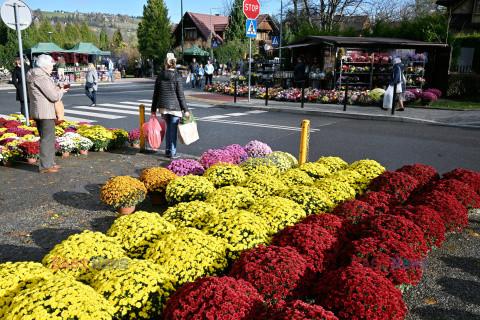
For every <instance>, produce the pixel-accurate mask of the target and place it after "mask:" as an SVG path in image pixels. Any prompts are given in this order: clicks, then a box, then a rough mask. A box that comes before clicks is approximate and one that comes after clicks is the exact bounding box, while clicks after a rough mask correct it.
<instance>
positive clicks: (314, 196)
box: [280, 186, 334, 214]
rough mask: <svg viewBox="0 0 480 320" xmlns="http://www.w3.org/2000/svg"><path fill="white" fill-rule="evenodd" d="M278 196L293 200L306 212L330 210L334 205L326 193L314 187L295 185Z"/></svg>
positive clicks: (317, 212)
mask: <svg viewBox="0 0 480 320" xmlns="http://www.w3.org/2000/svg"><path fill="white" fill-rule="evenodd" d="M280 196H281V197H283V198H286V199H290V200H293V201H295V202H296V203H298V204H299V205H300V207H302V209H303V210H305V212H306V213H307V214H319V213H325V212H330V211H331V210H332V208H333V207H334V204H333V202H332V201H331V200H330V199H329V196H328V194H326V193H325V192H323V191H321V190H319V189H318V188H316V187H309V186H295V187H293V188H291V189H289V190H287V191H284V192H282V193H281V194H280Z"/></svg>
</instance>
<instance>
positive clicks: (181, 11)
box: [180, 0, 185, 66]
mask: <svg viewBox="0 0 480 320" xmlns="http://www.w3.org/2000/svg"><path fill="white" fill-rule="evenodd" d="M180 14H181V15H182V66H183V65H185V59H184V58H183V57H184V54H183V0H180Z"/></svg>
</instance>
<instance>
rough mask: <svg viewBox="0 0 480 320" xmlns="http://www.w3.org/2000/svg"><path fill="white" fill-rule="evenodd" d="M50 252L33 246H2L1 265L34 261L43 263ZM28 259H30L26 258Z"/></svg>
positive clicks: (0, 248) (0, 252)
mask: <svg viewBox="0 0 480 320" xmlns="http://www.w3.org/2000/svg"><path fill="white" fill-rule="evenodd" d="M47 253H48V250H46V249H43V248H38V247H31V246H16V245H13V244H0V263H5V262H8V261H11V262H18V261H33V262H42V259H43V257H44V256H45V255H46V254H47ZM26 257H28V258H26Z"/></svg>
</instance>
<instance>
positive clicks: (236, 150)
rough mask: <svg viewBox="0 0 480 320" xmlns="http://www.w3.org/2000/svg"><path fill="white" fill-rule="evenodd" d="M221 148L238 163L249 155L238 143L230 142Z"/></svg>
mask: <svg viewBox="0 0 480 320" xmlns="http://www.w3.org/2000/svg"><path fill="white" fill-rule="evenodd" d="M222 150H224V151H227V152H228V153H230V155H232V156H233V157H234V158H235V163H237V164H240V163H242V162H243V161H245V160H246V159H248V158H249V157H250V156H249V154H248V152H247V151H246V150H245V149H244V148H243V147H242V146H240V145H238V144H232V145H229V146H226V147H223V148H222Z"/></svg>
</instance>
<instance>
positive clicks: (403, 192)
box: [368, 171, 419, 204]
mask: <svg viewBox="0 0 480 320" xmlns="http://www.w3.org/2000/svg"><path fill="white" fill-rule="evenodd" d="M418 184H419V182H418V180H417V179H415V178H414V177H412V176H411V175H409V174H405V173H401V172H394V171H386V172H384V173H382V174H381V175H379V176H378V177H376V178H374V179H372V181H370V184H369V185H368V189H369V190H372V191H378V192H385V193H387V194H389V195H391V196H392V201H393V203H395V204H397V203H403V202H405V201H406V200H407V199H408V197H409V196H410V193H412V191H413V190H415V188H417V186H418Z"/></svg>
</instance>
